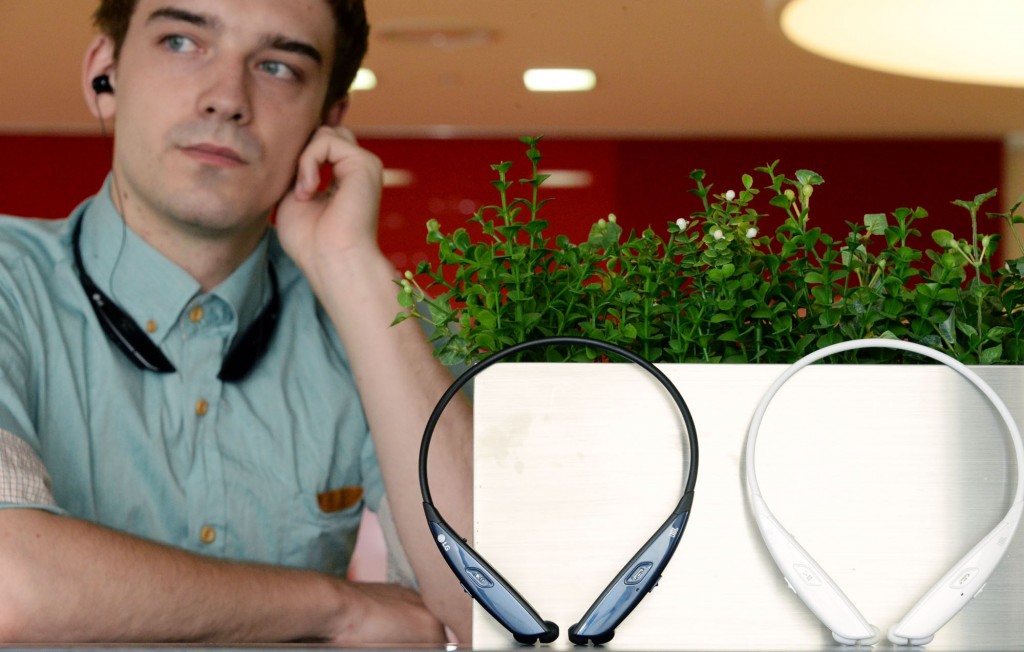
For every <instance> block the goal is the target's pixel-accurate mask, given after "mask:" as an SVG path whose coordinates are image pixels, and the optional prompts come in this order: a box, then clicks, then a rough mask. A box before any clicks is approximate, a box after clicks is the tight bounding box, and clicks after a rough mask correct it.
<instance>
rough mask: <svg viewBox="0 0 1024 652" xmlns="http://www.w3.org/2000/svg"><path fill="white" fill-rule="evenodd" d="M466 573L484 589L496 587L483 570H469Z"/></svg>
mask: <svg viewBox="0 0 1024 652" xmlns="http://www.w3.org/2000/svg"><path fill="white" fill-rule="evenodd" d="M466 573H467V574H468V575H469V576H470V577H472V578H473V581H474V582H476V583H477V586H479V587H480V588H482V589H489V588H491V587H492V586H494V582H492V581H491V578H489V577H487V575H485V574H484V572H483V571H482V570H480V569H479V568H467V569H466Z"/></svg>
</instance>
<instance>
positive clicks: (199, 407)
mask: <svg viewBox="0 0 1024 652" xmlns="http://www.w3.org/2000/svg"><path fill="white" fill-rule="evenodd" d="M209 411H210V404H209V403H207V402H206V400H205V399H199V400H198V401H196V414H198V415H199V416H201V417H205V416H206V413H207V412H209Z"/></svg>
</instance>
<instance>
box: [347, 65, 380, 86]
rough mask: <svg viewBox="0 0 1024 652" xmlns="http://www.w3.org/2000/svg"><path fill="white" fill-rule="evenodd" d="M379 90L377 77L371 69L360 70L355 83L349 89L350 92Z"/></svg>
mask: <svg viewBox="0 0 1024 652" xmlns="http://www.w3.org/2000/svg"><path fill="white" fill-rule="evenodd" d="M375 88H377V75H375V74H374V73H373V71H372V70H370V69H369V68H360V69H359V72H357V73H356V78H355V81H353V82H352V86H351V87H349V90H350V91H372V90H373V89H375Z"/></svg>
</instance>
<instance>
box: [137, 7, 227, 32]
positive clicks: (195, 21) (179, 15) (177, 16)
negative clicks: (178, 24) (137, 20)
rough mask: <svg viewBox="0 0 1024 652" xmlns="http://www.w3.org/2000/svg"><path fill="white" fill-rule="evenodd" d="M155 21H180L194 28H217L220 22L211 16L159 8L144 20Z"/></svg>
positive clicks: (147, 21) (177, 9) (173, 8)
mask: <svg viewBox="0 0 1024 652" xmlns="http://www.w3.org/2000/svg"><path fill="white" fill-rule="evenodd" d="M157 20H180V21H182V22H185V23H190V24H192V25H195V26H196V27H217V26H218V25H219V24H220V21H218V20H217V19H216V18H215V17H213V16H208V15H204V14H196V13H192V12H191V11H186V10H184V9H179V8H177V7H161V8H159V9H156V10H154V11H153V13H151V14H150V15H149V18H147V19H146V23H147V24H148V23H152V22H154V21H157Z"/></svg>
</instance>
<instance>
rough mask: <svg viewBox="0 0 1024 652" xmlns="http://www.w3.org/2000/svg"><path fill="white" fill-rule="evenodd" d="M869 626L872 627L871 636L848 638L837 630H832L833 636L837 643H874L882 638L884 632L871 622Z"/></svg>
mask: <svg viewBox="0 0 1024 652" xmlns="http://www.w3.org/2000/svg"><path fill="white" fill-rule="evenodd" d="M868 627H870V628H871V636H869V637H867V638H847V637H845V636H840V635H839V634H836V633H835V632H832V638H834V639H835V640H836V642H837V643H842V644H843V645H874V644H875V643H877V642H878V641H880V640H882V632H881V631H880V630H879V629H878V628H877V627H875V626H874V625H870V624H869V625H868Z"/></svg>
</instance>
